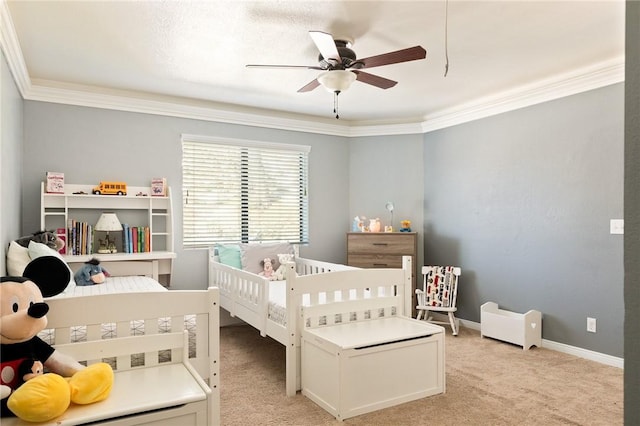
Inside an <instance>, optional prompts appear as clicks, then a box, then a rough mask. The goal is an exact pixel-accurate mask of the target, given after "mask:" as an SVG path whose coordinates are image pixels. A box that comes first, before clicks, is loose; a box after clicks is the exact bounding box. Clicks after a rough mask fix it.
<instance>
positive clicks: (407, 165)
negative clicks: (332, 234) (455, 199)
mask: <svg viewBox="0 0 640 426" xmlns="http://www.w3.org/2000/svg"><path fill="white" fill-rule="evenodd" d="M422 137H423V135H403V136H392V137H389V136H376V137H361V138H353V139H352V140H350V141H349V153H350V161H349V214H350V216H349V217H350V218H352V219H353V218H354V217H355V216H366V217H367V218H378V217H379V218H380V220H381V222H382V225H383V226H384V225H388V224H389V222H390V221H391V217H390V214H389V211H388V210H386V208H385V205H386V203H387V201H391V202H393V204H394V206H395V209H394V212H393V222H394V223H393V227H394V228H395V229H396V230H397V229H399V228H400V221H401V220H410V221H411V224H412V230H413V231H418V256H417V257H418V259H417V263H418V264H419V265H420V264H422V232H420V230H421V224H422V221H423V211H422V210H423V209H422V204H423V201H422V200H423V194H424V191H423V182H424V174H423V171H424V167H423V164H422ZM350 228H351V223H347V224H346V228H345V229H350ZM383 229H384V228H383Z"/></svg>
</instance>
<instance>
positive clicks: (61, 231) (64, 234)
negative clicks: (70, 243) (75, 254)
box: [56, 228, 67, 254]
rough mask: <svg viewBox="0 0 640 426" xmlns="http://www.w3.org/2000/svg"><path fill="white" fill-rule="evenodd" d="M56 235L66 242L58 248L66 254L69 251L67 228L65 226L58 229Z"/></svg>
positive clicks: (61, 252)
mask: <svg viewBox="0 0 640 426" xmlns="http://www.w3.org/2000/svg"><path fill="white" fill-rule="evenodd" d="M56 237H58V238H59V239H60V240H62V242H63V243H64V246H62V248H61V249H60V250H58V252H59V253H60V254H66V253H67V230H66V229H64V228H58V229H56Z"/></svg>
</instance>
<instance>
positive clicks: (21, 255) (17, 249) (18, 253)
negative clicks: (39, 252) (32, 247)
mask: <svg viewBox="0 0 640 426" xmlns="http://www.w3.org/2000/svg"><path fill="white" fill-rule="evenodd" d="M29 262H31V257H29V249H28V248H26V247H22V246H21V245H20V244H18V243H16V242H15V241H11V243H9V249H8V250H7V274H9V275H10V276H12V277H21V276H22V273H23V272H24V268H26V267H27V265H28V264H29Z"/></svg>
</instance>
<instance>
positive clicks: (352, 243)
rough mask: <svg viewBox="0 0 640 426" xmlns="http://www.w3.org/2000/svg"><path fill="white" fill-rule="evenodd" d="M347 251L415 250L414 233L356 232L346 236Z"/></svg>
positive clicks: (396, 252) (382, 252)
mask: <svg viewBox="0 0 640 426" xmlns="http://www.w3.org/2000/svg"><path fill="white" fill-rule="evenodd" d="M347 251H348V252H349V253H362V254H365V253H373V254H399V255H402V254H408V255H413V254H414V252H415V235H414V234H406V235H403V234H385V233H370V234H367V233H356V234H349V235H348V237H347Z"/></svg>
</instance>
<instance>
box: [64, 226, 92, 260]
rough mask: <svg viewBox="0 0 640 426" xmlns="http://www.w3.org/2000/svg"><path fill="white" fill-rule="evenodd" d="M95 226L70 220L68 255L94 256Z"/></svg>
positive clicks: (68, 227) (67, 244)
mask: <svg viewBox="0 0 640 426" xmlns="http://www.w3.org/2000/svg"><path fill="white" fill-rule="evenodd" d="M93 233H94V231H93V225H91V224H89V223H87V222H80V221H77V220H75V219H69V221H68V223H67V241H66V254H71V255H81V254H93V250H94V249H93Z"/></svg>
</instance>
